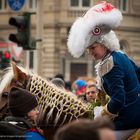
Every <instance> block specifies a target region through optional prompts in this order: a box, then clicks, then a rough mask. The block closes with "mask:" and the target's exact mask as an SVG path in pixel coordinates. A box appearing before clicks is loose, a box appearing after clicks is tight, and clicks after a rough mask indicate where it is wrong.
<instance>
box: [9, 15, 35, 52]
mask: <svg viewBox="0 0 140 140" xmlns="http://www.w3.org/2000/svg"><path fill="white" fill-rule="evenodd" d="M30 20H31V13H28V12H26V13H23V14H22V15H18V16H16V17H11V18H10V19H9V24H10V25H12V26H15V27H16V28H17V33H14V34H13V33H12V34H10V35H9V40H10V41H12V42H15V43H17V45H18V46H21V47H23V49H24V50H31V49H35V46H33V45H32V44H33V41H34V40H32V39H31V22H30Z"/></svg>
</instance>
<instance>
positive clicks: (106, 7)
mask: <svg viewBox="0 0 140 140" xmlns="http://www.w3.org/2000/svg"><path fill="white" fill-rule="evenodd" d="M121 20H122V13H121V12H120V11H119V10H118V9H117V8H115V7H114V6H113V5H111V4H110V3H107V2H105V1H104V2H101V3H99V4H98V5H95V6H93V7H92V8H91V9H89V10H88V11H87V12H86V14H85V15H84V16H83V17H79V18H78V19H76V21H75V22H74V23H73V25H72V27H71V29H70V33H69V36H68V42H67V45H68V50H69V52H70V53H71V54H72V55H73V56H74V57H77V58H78V57H80V56H81V55H82V54H83V53H84V51H85V49H86V48H87V47H89V46H90V45H92V44H93V43H94V42H101V43H103V44H105V46H107V47H108V48H110V49H112V50H118V49H119V41H118V38H117V37H116V35H115V33H114V32H113V31H112V29H113V28H115V27H117V26H119V25H120V22H121Z"/></svg>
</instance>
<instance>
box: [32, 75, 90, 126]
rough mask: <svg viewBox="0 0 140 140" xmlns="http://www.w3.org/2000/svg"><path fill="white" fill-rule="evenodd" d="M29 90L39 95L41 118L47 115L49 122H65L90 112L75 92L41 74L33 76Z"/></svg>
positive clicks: (55, 123)
mask: <svg viewBox="0 0 140 140" xmlns="http://www.w3.org/2000/svg"><path fill="white" fill-rule="evenodd" d="M29 90H30V92H31V93H32V94H34V95H35V96H36V97H37V100H38V103H39V110H40V116H41V117H40V119H41V118H43V117H44V115H45V116H46V118H44V119H45V120H46V121H47V122H50V120H51V121H53V122H52V123H53V124H54V125H57V124H58V122H59V124H63V123H65V121H66V120H67V121H71V120H73V119H77V118H80V117H84V115H85V114H86V115H87V114H88V111H89V108H88V106H87V105H86V104H85V103H83V102H82V101H81V100H79V99H77V97H76V96H75V95H74V94H73V93H69V92H67V91H65V90H63V89H59V88H57V87H56V86H55V85H53V84H52V83H50V82H49V81H46V80H43V79H42V78H41V77H39V76H36V75H34V76H33V77H32V78H31V81H30V86H29ZM54 116H55V118H54ZM86 117H87V116H86ZM60 120H61V122H60Z"/></svg>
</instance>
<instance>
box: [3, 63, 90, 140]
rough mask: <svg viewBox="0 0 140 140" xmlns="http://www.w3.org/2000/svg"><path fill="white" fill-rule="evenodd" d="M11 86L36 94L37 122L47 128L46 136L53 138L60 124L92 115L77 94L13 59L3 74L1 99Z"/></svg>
mask: <svg viewBox="0 0 140 140" xmlns="http://www.w3.org/2000/svg"><path fill="white" fill-rule="evenodd" d="M12 86H17V87H21V88H24V89H26V90H28V91H30V93H31V94H33V95H35V97H36V99H37V101H38V104H39V105H38V110H39V112H40V113H39V116H38V120H37V124H38V126H40V127H41V128H43V129H45V130H46V133H45V134H47V135H46V136H45V137H46V138H47V139H52V136H53V134H54V133H55V131H56V129H57V128H58V127H60V126H62V125H64V124H66V123H69V122H71V121H72V120H75V119H79V118H89V117H90V116H91V113H92V111H91V109H90V106H89V105H87V104H86V103H84V102H83V101H82V100H79V99H78V98H77V96H76V95H74V94H73V93H71V92H68V91H66V90H65V89H62V88H59V87H57V86H56V85H54V84H53V83H51V82H50V81H48V80H46V79H43V78H42V77H40V76H38V75H37V74H34V73H30V72H29V71H27V70H25V69H24V68H23V67H18V66H17V65H16V64H15V63H14V62H12V65H11V67H9V68H8V69H7V70H6V73H5V74H4V75H3V77H2V80H1V83H0V96H1V101H2V100H4V99H5V98H4V97H5V96H4V95H5V94H6V93H7V94H8V93H9V92H10V89H11V87H12ZM5 104H6V102H5Z"/></svg>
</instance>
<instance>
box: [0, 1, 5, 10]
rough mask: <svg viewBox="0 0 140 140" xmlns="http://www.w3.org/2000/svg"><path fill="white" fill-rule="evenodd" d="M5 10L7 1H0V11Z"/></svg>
mask: <svg viewBox="0 0 140 140" xmlns="http://www.w3.org/2000/svg"><path fill="white" fill-rule="evenodd" d="M6 9H7V0H0V10H6Z"/></svg>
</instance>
